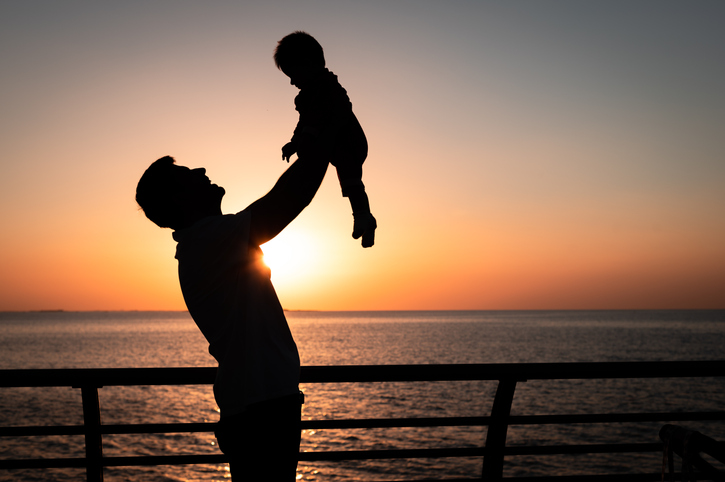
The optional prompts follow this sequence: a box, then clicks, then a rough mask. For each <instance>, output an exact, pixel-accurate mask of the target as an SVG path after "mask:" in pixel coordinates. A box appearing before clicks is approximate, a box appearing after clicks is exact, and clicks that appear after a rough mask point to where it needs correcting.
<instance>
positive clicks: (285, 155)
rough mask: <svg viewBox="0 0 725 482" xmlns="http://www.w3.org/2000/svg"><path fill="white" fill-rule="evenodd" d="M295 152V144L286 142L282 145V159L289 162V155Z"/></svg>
mask: <svg viewBox="0 0 725 482" xmlns="http://www.w3.org/2000/svg"><path fill="white" fill-rule="evenodd" d="M295 152H297V149H296V148H295V145H294V144H293V143H291V142H288V143H287V144H285V145H284V146H283V147H282V159H283V160H285V161H287V162H289V160H290V157H292V154H294V153H295Z"/></svg>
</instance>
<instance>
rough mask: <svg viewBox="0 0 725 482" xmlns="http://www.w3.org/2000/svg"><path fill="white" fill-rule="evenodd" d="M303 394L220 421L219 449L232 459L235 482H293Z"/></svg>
mask: <svg viewBox="0 0 725 482" xmlns="http://www.w3.org/2000/svg"><path fill="white" fill-rule="evenodd" d="M300 416H301V399H300V396H299V395H294V396H290V397H283V398H279V399H276V400H270V401H267V402H261V403H256V404H254V405H250V406H249V407H248V409H247V411H246V412H244V413H243V414H240V415H235V416H233V417H230V418H229V419H228V420H224V421H223V422H220V427H219V430H218V431H217V438H218V439H219V447H220V448H221V449H222V451H223V452H224V453H225V454H226V455H227V456H229V460H230V463H229V467H230V470H231V473H232V480H233V481H234V482H242V481H259V480H270V481H285V480H288V481H293V480H295V478H296V472H297V457H298V453H299V448H300V435H301V434H300V425H301V424H300Z"/></svg>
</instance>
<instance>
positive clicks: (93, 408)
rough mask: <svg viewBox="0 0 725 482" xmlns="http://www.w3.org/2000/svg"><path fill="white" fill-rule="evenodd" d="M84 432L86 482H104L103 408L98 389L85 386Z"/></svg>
mask: <svg viewBox="0 0 725 482" xmlns="http://www.w3.org/2000/svg"><path fill="white" fill-rule="evenodd" d="M75 388H80V389H81V398H82V400H83V431H84V433H85V437H86V480H87V481H88V482H103V440H102V439H101V406H100V404H99V403H98V387H95V386H90V385H84V386H81V387H75Z"/></svg>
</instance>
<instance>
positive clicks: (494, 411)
mask: <svg viewBox="0 0 725 482" xmlns="http://www.w3.org/2000/svg"><path fill="white" fill-rule="evenodd" d="M516 382H517V380H515V379H501V380H499V382H498V388H497V389H496V397H495V398H494V399H493V407H492V408H491V423H490V424H489V425H488V431H487V433H486V454H485V455H484V456H483V471H482V475H481V477H482V478H483V480H485V481H496V480H501V478H502V477H503V457H504V448H505V447H506V433H507V432H508V427H509V415H511V404H512V402H513V400H514V391H515V390H516Z"/></svg>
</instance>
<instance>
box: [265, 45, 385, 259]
mask: <svg viewBox="0 0 725 482" xmlns="http://www.w3.org/2000/svg"><path fill="white" fill-rule="evenodd" d="M274 62H275V64H276V65H277V68H279V69H280V70H281V71H282V72H283V73H284V74H285V75H286V76H287V77H289V78H290V83H291V84H292V85H294V86H295V87H297V88H298V89H300V93H299V94H298V95H297V97H295V108H296V110H297V112H299V121H298V123H297V127H296V128H295V130H294V134H293V136H292V139H291V140H290V142H288V143H287V144H285V145H284V147H282V159H284V160H286V161H287V162H289V159H290V157H291V156H292V155H293V154H295V153H297V155H298V156H299V155H300V153H302V155H304V152H305V150H306V149H308V148H310V147H311V146H313V145H314V146H317V147H318V148H321V149H323V151H324V152H325V153H326V154H327V155H329V158H330V163H331V164H332V165H333V166H335V169H336V170H337V177H338V179H339V181H340V187H341V188H342V195H343V196H344V197H346V198H348V199H349V200H350V206H351V207H352V215H353V229H352V237H353V238H354V239H358V238H360V237H362V246H363V248H369V247H371V246H372V245H373V244H374V243H375V229H376V228H377V222H376V221H375V218H374V217H373V215H372V213H371V212H370V202H369V200H368V195H367V193H366V192H365V185H364V184H363V182H362V165H363V163H364V162H365V159H366V158H367V155H368V141H367V138H366V137H365V132H364V131H363V129H362V126H360V122H359V121H358V120H357V117H355V114H354V113H353V111H352V103H351V102H350V99H349V98H348V96H347V91H346V90H345V89H344V88H343V87H342V86H341V85H340V83H339V82H338V81H337V76H336V75H335V74H333V73H332V72H330V71H329V70H328V69H327V68H326V67H325V56H324V53H323V49H322V46H321V45H320V44H319V43H318V42H317V40H315V39H314V37H312V36H311V35H309V34H307V33H305V32H301V31H298V32H293V33H291V34H289V35H287V36H286V37H284V38H283V39H282V40H280V41H279V42H278V44H277V48H276V49H275V51H274Z"/></svg>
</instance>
